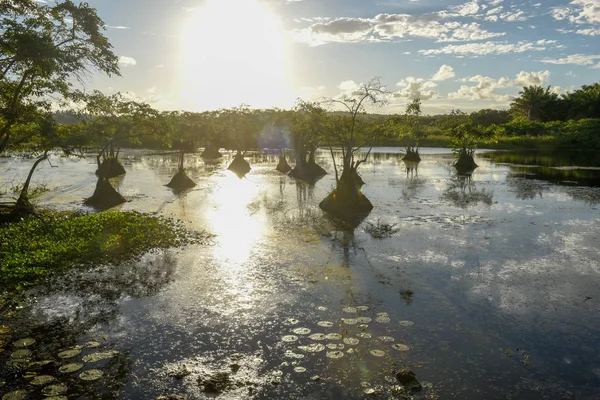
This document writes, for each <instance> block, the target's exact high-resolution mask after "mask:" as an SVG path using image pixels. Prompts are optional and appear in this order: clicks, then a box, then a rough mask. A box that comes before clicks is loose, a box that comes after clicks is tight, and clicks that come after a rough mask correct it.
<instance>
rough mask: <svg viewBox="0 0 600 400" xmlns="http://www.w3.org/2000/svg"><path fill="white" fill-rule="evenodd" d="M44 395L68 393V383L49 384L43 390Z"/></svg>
mask: <svg viewBox="0 0 600 400" xmlns="http://www.w3.org/2000/svg"><path fill="white" fill-rule="evenodd" d="M42 393H44V396H60V395H61V394H65V393H67V385H65V384H62V383H59V384H58V385H48V386H46V387H45V388H44V390H42Z"/></svg>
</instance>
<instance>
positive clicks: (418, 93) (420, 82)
mask: <svg viewBox="0 0 600 400" xmlns="http://www.w3.org/2000/svg"><path fill="white" fill-rule="evenodd" d="M396 86H397V87H399V88H400V89H399V90H398V91H396V92H394V93H393V97H395V98H404V99H410V100H413V99H419V98H420V99H421V100H431V99H436V98H439V97H440V96H439V93H438V92H436V91H433V90H427V89H431V88H434V87H436V86H437V83H435V82H432V81H428V80H425V79H423V78H414V77H412V76H410V77H408V78H406V79H403V80H401V81H400V82H398V83H396Z"/></svg>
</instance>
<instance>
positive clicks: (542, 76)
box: [448, 70, 550, 102]
mask: <svg viewBox="0 0 600 400" xmlns="http://www.w3.org/2000/svg"><path fill="white" fill-rule="evenodd" d="M549 77H550V71H548V70H546V71H538V72H526V71H521V72H519V73H518V74H517V75H516V77H515V79H509V78H506V77H502V78H500V79H494V78H491V77H489V76H482V75H476V76H472V77H469V78H463V79H461V82H468V83H475V85H471V86H468V85H462V86H461V87H460V88H459V89H458V90H457V91H455V92H451V93H449V94H448V98H450V99H454V100H459V99H461V100H493V101H499V102H506V101H509V100H510V99H511V96H509V95H507V94H501V93H498V92H497V90H498V89H505V88H510V87H522V86H531V85H543V84H544V83H545V82H546V81H547V80H548V78H549Z"/></svg>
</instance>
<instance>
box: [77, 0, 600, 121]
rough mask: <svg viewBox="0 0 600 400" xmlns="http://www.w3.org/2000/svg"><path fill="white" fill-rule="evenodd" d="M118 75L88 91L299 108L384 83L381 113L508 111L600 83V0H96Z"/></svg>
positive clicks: (185, 104) (201, 106) (172, 104)
mask: <svg viewBox="0 0 600 400" xmlns="http://www.w3.org/2000/svg"><path fill="white" fill-rule="evenodd" d="M89 3H90V5H91V6H92V7H95V8H96V9H97V10H98V13H99V15H100V16H101V18H102V19H103V20H104V21H105V23H106V24H107V31H106V35H107V36H108V37H109V39H110V41H111V42H112V44H113V45H114V50H115V53H116V54H117V55H118V56H120V57H121V64H122V76H121V77H117V78H111V79H109V78H106V77H102V76H93V77H92V78H91V79H90V81H89V82H88V84H87V88H88V89H100V90H103V91H107V92H113V91H121V92H127V93H128V95H130V96H131V97H135V98H137V99H140V100H144V101H148V102H150V103H151V104H153V105H154V106H155V107H157V108H159V109H188V110H193V111H201V110H205V109H217V108H220V107H231V106H235V105H239V104H241V103H246V104H249V105H250V106H253V107H281V108H289V107H291V106H292V105H293V103H294V100H295V99H296V98H298V97H302V98H304V99H308V100H318V99H319V98H321V97H322V96H329V97H333V96H336V95H339V94H340V92H343V91H351V90H352V88H353V87H355V85H356V84H359V83H362V82H367V81H368V80H370V79H371V78H373V77H376V76H377V77H380V78H381V82H382V83H384V84H385V85H386V86H387V89H388V90H389V91H390V92H392V93H391V94H390V96H389V101H390V102H389V104H388V105H387V106H386V107H385V108H383V109H381V110H379V112H385V113H387V112H401V111H402V110H403V109H404V107H405V104H406V103H407V102H409V101H410V100H412V99H413V98H415V97H420V98H421V99H422V103H423V109H424V111H425V113H428V114H436V113H444V112H448V111H450V110H451V109H454V108H460V109H461V110H463V111H473V110H477V109H481V108H507V107H508V105H509V104H510V101H511V99H512V98H513V97H514V96H516V95H517V93H518V91H519V89H520V87H522V86H524V85H530V84H541V85H552V86H553V87H555V90H557V91H560V92H562V93H564V92H566V91H569V90H573V89H575V88H578V87H580V86H581V85H583V84H591V83H594V82H598V81H600V40H599V39H600V38H599V37H598V36H600V0H564V1H559V0H533V1H516V0H472V1H466V2H465V1H456V0H452V1H439V0H381V1H372V0H293V1H292V0H180V1H162V0H89Z"/></svg>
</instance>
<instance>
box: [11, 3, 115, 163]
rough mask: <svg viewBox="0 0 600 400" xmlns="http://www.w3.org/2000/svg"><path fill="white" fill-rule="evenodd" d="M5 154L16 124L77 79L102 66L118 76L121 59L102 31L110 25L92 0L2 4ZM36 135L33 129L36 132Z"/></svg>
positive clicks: (63, 92) (64, 93)
mask: <svg viewBox="0 0 600 400" xmlns="http://www.w3.org/2000/svg"><path fill="white" fill-rule="evenodd" d="M0 19H1V21H2V23H1V24H0V153H2V152H4V151H5V150H7V149H8V148H10V146H11V145H12V144H15V143H17V144H18V142H23V141H26V140H28V138H23V137H21V138H18V139H17V141H16V142H15V140H14V139H15V137H14V132H15V130H13V127H15V126H16V125H19V124H26V123H27V121H28V120H29V117H30V115H32V113H35V112H36V111H37V110H38V109H44V110H49V108H50V100H51V96H53V97H54V98H55V99H56V97H58V98H59V99H60V98H63V99H64V98H68V97H69V96H70V94H71V93H72V88H73V82H74V81H82V80H83V78H84V76H85V74H86V73H89V72H90V71H92V70H97V71H100V72H103V73H106V74H107V75H109V76H110V75H118V74H119V68H118V58H117V57H116V56H115V55H114V54H113V52H112V46H111V44H110V43H109V42H108V40H107V38H106V37H105V36H103V35H102V33H101V32H102V30H103V29H104V23H103V22H102V20H101V19H100V18H99V17H98V16H97V14H96V10H95V9H93V8H91V7H89V5H87V4H86V3H82V4H79V5H75V4H74V3H73V2H72V1H62V2H58V3H56V4H54V5H49V4H43V3H40V2H35V1H33V0H3V1H2V3H1V4H0ZM31 134H33V132H31Z"/></svg>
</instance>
